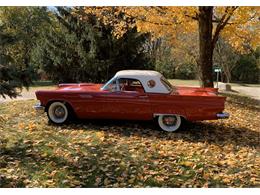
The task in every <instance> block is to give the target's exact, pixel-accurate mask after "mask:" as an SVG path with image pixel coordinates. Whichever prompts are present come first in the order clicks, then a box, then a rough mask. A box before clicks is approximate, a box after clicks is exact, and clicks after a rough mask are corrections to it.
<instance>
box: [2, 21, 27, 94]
mask: <svg viewBox="0 0 260 195" xmlns="http://www.w3.org/2000/svg"><path fill="white" fill-rule="evenodd" d="M3 31H4V27H3V26H0V45H1V47H0V96H2V97H3V98H5V97H6V96H9V97H11V98H15V97H17V95H18V94H19V91H18V89H20V90H21V89H22V87H23V86H25V87H28V86H29V84H30V83H31V81H30V79H28V78H27V77H26V75H27V74H28V70H26V69H24V70H21V69H19V68H18V67H16V66H15V65H14V64H13V62H14V60H13V58H12V56H10V55H9V54H8V52H7V50H6V48H7V47H8V46H10V45H13V44H15V43H16V42H17V41H18V39H17V37H15V36H13V35H11V34H7V33H4V32H3Z"/></svg>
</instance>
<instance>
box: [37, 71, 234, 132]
mask: <svg viewBox="0 0 260 195" xmlns="http://www.w3.org/2000/svg"><path fill="white" fill-rule="evenodd" d="M36 96H37V99H38V100H40V103H39V104H37V105H35V109H36V110H39V111H46V112H47V115H48V118H49V120H50V121H51V122H53V123H57V124H61V123H64V122H66V121H68V120H69V119H70V117H71V116H72V115H74V116H76V117H77V118H80V119H84V118H88V119H96V118H99V119H126V120H153V119H154V118H156V119H157V121H158V124H159V126H160V127H161V129H163V130H165V131H176V130H177V129H179V127H180V126H181V124H182V122H183V120H184V119H185V120H188V121H200V120H213V119H220V118H228V117H229V114H228V113H224V112H223V110H224V104H225V100H226V98H225V97H222V96H218V95H217V89H215V88H196V87H176V86H172V85H171V84H170V83H169V82H168V81H167V80H166V79H165V78H164V77H163V76H162V75H161V74H160V73H158V72H156V71H147V70H123V71H119V72H117V73H116V75H115V76H114V77H113V78H112V79H110V80H109V81H108V82H107V83H106V84H104V85H103V84H93V83H80V84H59V85H58V88H57V89H55V90H44V91H43V90H41V91H37V92H36Z"/></svg>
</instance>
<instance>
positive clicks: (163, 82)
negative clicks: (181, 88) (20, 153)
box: [161, 76, 173, 92]
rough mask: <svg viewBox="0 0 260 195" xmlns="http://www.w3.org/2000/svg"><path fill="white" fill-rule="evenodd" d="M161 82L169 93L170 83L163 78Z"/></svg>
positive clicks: (170, 89) (171, 88)
mask: <svg viewBox="0 0 260 195" xmlns="http://www.w3.org/2000/svg"><path fill="white" fill-rule="evenodd" d="M161 82H162V84H163V85H164V86H165V87H166V89H167V90H168V91H169V92H171V91H172V90H173V87H172V85H171V83H170V82H169V81H168V80H167V79H166V78H164V76H162V77H161Z"/></svg>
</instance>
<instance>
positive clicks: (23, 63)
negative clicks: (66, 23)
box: [0, 7, 48, 98]
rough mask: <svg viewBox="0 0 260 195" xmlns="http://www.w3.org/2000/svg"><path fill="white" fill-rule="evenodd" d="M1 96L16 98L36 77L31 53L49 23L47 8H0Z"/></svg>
mask: <svg viewBox="0 0 260 195" xmlns="http://www.w3.org/2000/svg"><path fill="white" fill-rule="evenodd" d="M0 17H1V20H0V22H1V26H0V44H1V48H0V95H1V96H3V97H5V95H7V96H9V97H12V98H14V97H16V96H17V95H18V94H19V91H18V89H19V88H20V89H21V88H22V86H26V87H28V86H29V84H31V81H32V79H34V78H35V74H34V72H35V70H34V69H35V67H34V65H33V64H31V59H30V55H31V50H32V48H33V47H34V45H35V42H36V40H37V38H38V36H39V34H40V32H41V31H42V30H44V29H45V26H46V25H44V24H45V23H47V20H48V13H47V10H46V8H42V7H1V8H0Z"/></svg>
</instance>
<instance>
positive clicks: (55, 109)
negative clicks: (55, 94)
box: [47, 102, 69, 124]
mask: <svg viewBox="0 0 260 195" xmlns="http://www.w3.org/2000/svg"><path fill="white" fill-rule="evenodd" d="M47 115H48V118H49V120H50V121H51V122H52V123H55V124H62V123H65V122H66V121H67V120H68V118H69V111H68V108H67V106H66V105H65V104H64V103H62V102H53V103H51V105H50V106H49V107H48V110H47Z"/></svg>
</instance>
